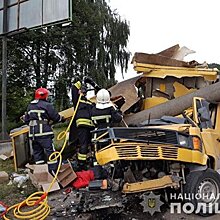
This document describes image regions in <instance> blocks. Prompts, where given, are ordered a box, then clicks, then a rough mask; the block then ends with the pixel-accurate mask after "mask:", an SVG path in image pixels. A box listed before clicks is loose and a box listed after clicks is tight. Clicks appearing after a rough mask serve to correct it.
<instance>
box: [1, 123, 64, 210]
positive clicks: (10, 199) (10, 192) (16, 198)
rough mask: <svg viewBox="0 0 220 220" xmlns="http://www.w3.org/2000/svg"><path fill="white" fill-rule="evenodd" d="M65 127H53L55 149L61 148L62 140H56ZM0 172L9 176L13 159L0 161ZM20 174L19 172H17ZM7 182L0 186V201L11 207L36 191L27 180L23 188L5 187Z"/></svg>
mask: <svg viewBox="0 0 220 220" xmlns="http://www.w3.org/2000/svg"><path fill="white" fill-rule="evenodd" d="M66 127H67V124H66V123H64V124H63V125H62V126H56V125H55V126H54V129H53V130H54V135H55V137H54V145H55V149H56V150H59V149H61V147H62V146H63V143H64V139H62V140H57V136H58V134H59V133H60V132H62V131H64V130H65V129H66ZM0 171H5V172H6V173H8V174H9V175H11V174H12V173H13V172H15V170H14V161H13V159H7V160H5V161H3V160H1V159H0ZM18 173H21V172H18ZM8 182H9V181H7V182H6V183H2V184H0V201H2V202H4V203H5V204H6V205H8V206H11V205H14V204H17V203H20V202H22V201H23V200H24V199H26V198H27V197H28V196H29V195H31V194H32V193H33V192H36V191H37V189H36V188H35V187H34V186H33V185H32V184H31V181H30V180H28V181H27V182H26V183H25V184H24V185H26V186H27V187H25V188H18V187H17V185H14V184H12V185H7V184H8Z"/></svg>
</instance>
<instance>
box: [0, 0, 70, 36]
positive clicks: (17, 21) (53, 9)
mask: <svg viewBox="0 0 220 220" xmlns="http://www.w3.org/2000/svg"><path fill="white" fill-rule="evenodd" d="M0 8H2V10H1V11H0V35H1V34H3V28H2V26H3V15H2V14H3V0H0ZM7 13H8V21H7V23H8V32H12V31H16V30H18V29H22V28H28V29H31V28H39V27H42V26H46V25H49V24H51V23H53V24H54V23H63V22H67V21H69V20H71V2H70V0H62V1H61V0H23V1H21V0H20V1H18V0H8V7H7Z"/></svg>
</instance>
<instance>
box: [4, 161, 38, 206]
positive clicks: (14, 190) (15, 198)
mask: <svg viewBox="0 0 220 220" xmlns="http://www.w3.org/2000/svg"><path fill="white" fill-rule="evenodd" d="M0 171H5V172H7V173H8V174H9V175H11V174H12V173H13V172H14V161H13V159H8V160H6V161H3V160H0ZM19 173H22V172H19ZM8 183H9V181H7V182H5V183H2V184H0V189H1V190H0V201H2V202H4V203H5V204H6V205H8V206H11V205H14V204H17V203H20V202H22V201H23V200H24V199H26V198H27V197H28V196H29V195H30V194H32V193H33V192H35V191H37V190H36V188H34V187H33V185H32V184H31V182H30V180H28V181H27V182H26V183H25V184H23V186H25V187H24V188H22V187H21V188H18V187H17V185H16V184H12V185H7V184H8Z"/></svg>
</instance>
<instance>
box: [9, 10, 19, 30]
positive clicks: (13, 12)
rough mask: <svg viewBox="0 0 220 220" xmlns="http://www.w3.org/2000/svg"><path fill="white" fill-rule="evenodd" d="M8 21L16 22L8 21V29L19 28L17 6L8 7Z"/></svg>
mask: <svg viewBox="0 0 220 220" xmlns="http://www.w3.org/2000/svg"><path fill="white" fill-rule="evenodd" d="M7 16H8V21H12V20H13V21H14V22H8V31H13V30H15V29H17V25H18V21H17V16H18V10H17V7H10V8H8V14H7Z"/></svg>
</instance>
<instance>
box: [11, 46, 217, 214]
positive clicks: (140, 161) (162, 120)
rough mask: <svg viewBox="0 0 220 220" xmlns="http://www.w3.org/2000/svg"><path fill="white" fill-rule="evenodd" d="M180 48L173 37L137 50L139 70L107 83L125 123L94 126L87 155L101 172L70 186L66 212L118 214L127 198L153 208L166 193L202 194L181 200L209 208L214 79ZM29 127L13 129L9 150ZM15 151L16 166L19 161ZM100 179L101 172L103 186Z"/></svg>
mask: <svg viewBox="0 0 220 220" xmlns="http://www.w3.org/2000/svg"><path fill="white" fill-rule="evenodd" d="M183 49H184V50H182V49H181V48H180V47H179V45H175V46H173V47H171V48H168V49H167V50H164V51H162V52H160V53H158V54H143V53H136V54H135V55H134V58H133V60H132V63H133V65H134V69H135V70H136V71H137V72H138V74H140V75H138V76H137V77H134V78H132V79H129V80H125V81H123V82H120V83H118V84H117V85H115V86H113V87H112V88H110V89H109V90H110V91H111V93H112V96H113V97H117V98H116V99H113V101H115V102H118V103H120V99H121V98H122V99H125V100H126V101H125V103H124V104H123V105H122V106H120V109H121V110H122V111H123V113H124V119H125V123H126V124H127V125H128V127H126V126H125V125H124V124H123V125H122V126H121V127H113V128H106V129H101V130H96V131H93V136H94V139H93V143H94V156H93V157H92V162H97V163H98V164H99V166H94V167H101V169H102V171H103V170H104V171H105V176H102V177H99V178H96V180H92V181H91V182H90V183H88V186H87V188H82V189H81V188H80V189H78V191H77V193H76V192H75V191H74V192H72V191H71V192H69V193H68V195H67V197H65V198H66V199H65V202H67V201H69V202H70V203H68V205H67V206H68V208H67V210H66V211H65V213H63V214H64V215H65V216H69V215H75V214H74V213H79V212H80V213H83V212H85V213H86V212H92V211H94V210H96V211H97V210H99V211H100V210H110V209H113V210H114V213H116V214H117V213H121V212H124V211H125V210H126V207H128V206H129V204H135V208H136V209H137V210H139V209H141V211H142V212H149V213H150V214H151V215H153V214H154V212H158V211H160V206H161V205H162V204H163V203H166V202H170V200H171V199H170V197H169V194H170V193H175V194H184V193H187V194H200V195H206V197H205V199H204V198H203V196H201V197H200V199H198V200H196V199H195V198H192V199H188V200H187V202H189V203H191V204H192V205H193V206H194V208H195V209H197V208H198V207H199V203H200V204H203V207H204V209H201V210H199V212H198V213H199V214H201V215H207V214H213V213H214V211H215V209H214V208H215V204H216V203H217V204H219V197H218V196H219V192H220V176H219V174H218V173H217V170H218V169H219V168H220V167H219V164H220V163H219V158H220V120H219V118H220V104H219V103H218V101H220V96H219V94H218V92H217V91H218V90H219V89H218V88H219V86H220V84H219V83H216V80H217V76H218V75H217V71H216V69H209V68H208V67H207V66H206V65H204V64H203V65H201V64H198V63H197V62H196V61H191V62H185V61H183V60H178V59H177V58H179V59H180V58H183V57H184V56H185V54H186V53H189V52H191V51H189V50H187V48H185V47H184V48H183ZM125 87H126V90H125V89H124V88H125ZM72 111H73V109H70V110H66V111H65V114H64V115H65V116H66V117H67V118H68V117H70V116H71V114H72ZM70 112H71V113H70ZM25 129H26V130H25ZM27 131H28V128H27V127H25V128H22V129H20V130H19V131H16V132H12V133H11V137H12V139H14V140H13V143H14V151H15V152H17V151H18V146H16V143H18V142H19V141H18V138H20V136H23V139H22V141H23V142H25V138H26V137H25V135H26V134H27ZM23 149H24V148H23ZM18 155H19V153H18ZM18 157H19V156H17V159H15V161H16V167H17V166H18V164H19V165H20V164H22V163H23V162H24V161H22V162H21V160H20V162H18V160H19V158H18ZM92 164H94V163H92ZM94 167H93V168H94ZM98 173H99V172H98ZM100 179H107V187H105V188H104V189H103V188H102V186H103V185H102V184H103V182H102V181H98V180H100ZM106 189H108V190H106ZM154 193H155V194H154ZM207 195H209V196H208V197H207ZM210 196H211V197H210ZM73 197H74V199H73ZM75 197H76V198H75ZM177 197H178V196H177ZM69 199H70V200H69ZM130 199H131V200H132V199H136V202H135V203H133V202H130V201H131V200H130ZM52 200H53V199H52ZM61 200H62V199H61ZM71 201H72V203H71ZM51 202H52V201H51ZM63 202H64V201H63ZM158 204H159V205H158ZM67 206H66V207H67ZM133 206H134V205H133ZM130 207H131V206H130ZM57 212H59V211H57ZM57 212H56V213H57ZM106 212H107V211H106ZM105 214H106V213H105Z"/></svg>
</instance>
